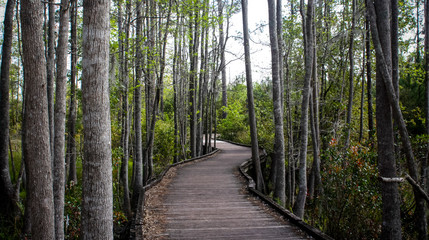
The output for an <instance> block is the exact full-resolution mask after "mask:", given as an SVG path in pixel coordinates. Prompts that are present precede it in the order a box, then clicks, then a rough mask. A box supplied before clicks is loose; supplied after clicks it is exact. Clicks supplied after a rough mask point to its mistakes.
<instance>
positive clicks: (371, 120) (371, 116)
mask: <svg viewBox="0 0 429 240" xmlns="http://www.w3.org/2000/svg"><path fill="white" fill-rule="evenodd" d="M365 6H367V1H365ZM368 15H369V12H368V9H367V8H366V11H365V35H366V37H365V48H366V92H367V101H368V134H369V136H368V138H369V140H372V139H374V134H375V131H374V114H373V105H372V75H371V74H372V67H371V39H370V37H371V36H370V28H369V16H368Z"/></svg>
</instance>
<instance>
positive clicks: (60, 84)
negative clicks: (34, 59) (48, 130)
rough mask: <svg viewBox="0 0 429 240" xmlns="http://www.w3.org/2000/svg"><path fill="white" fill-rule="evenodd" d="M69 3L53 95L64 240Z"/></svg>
mask: <svg viewBox="0 0 429 240" xmlns="http://www.w3.org/2000/svg"><path fill="white" fill-rule="evenodd" d="M68 34H69V1H68V0H61V8H60V31H59V37H58V47H57V51H56V54H57V57H56V59H57V84H56V94H55V111H54V112H55V119H54V121H55V141H54V204H55V238H56V239H64V193H65V164H64V163H65V155H64V152H65V124H66V95H67V50H68V46H67V45H68Z"/></svg>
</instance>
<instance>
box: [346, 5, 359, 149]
mask: <svg viewBox="0 0 429 240" xmlns="http://www.w3.org/2000/svg"><path fill="white" fill-rule="evenodd" d="M355 25H356V0H353V1H352V29H351V30H350V45H349V61H350V69H349V102H348V104H347V119H346V131H347V132H346V142H345V144H344V145H345V147H346V148H348V147H349V145H350V132H351V127H352V126H351V122H352V110H353V95H354V67H355V66H354V63H355V61H354V57H353V53H354V51H353V46H354V36H355V33H354V31H355Z"/></svg>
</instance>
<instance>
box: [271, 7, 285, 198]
mask: <svg viewBox="0 0 429 240" xmlns="http://www.w3.org/2000/svg"><path fill="white" fill-rule="evenodd" d="M268 18H269V21H268V23H269V29H270V44H271V64H272V66H271V70H272V79H273V105H274V125H275V134H274V159H273V161H275V162H276V163H275V165H276V181H275V187H274V198H276V199H278V200H279V201H280V202H281V204H285V203H286V193H285V192H286V190H285V184H286V183H285V181H286V177H285V151H284V132H283V131H284V130H283V108H282V106H283V104H282V102H281V101H282V98H281V95H282V94H281V83H280V77H279V67H280V66H279V54H280V53H279V49H278V40H277V24H278V23H277V20H276V3H275V1H274V0H268Z"/></svg>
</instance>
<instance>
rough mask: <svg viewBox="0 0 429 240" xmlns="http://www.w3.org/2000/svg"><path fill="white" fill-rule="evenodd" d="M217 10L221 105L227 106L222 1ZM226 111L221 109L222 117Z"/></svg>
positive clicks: (219, 0)
mask: <svg viewBox="0 0 429 240" xmlns="http://www.w3.org/2000/svg"><path fill="white" fill-rule="evenodd" d="M217 2H218V12H219V47H220V66H219V68H220V70H221V72H222V106H223V107H225V108H226V107H227V106H228V96H227V86H226V66H225V32H224V28H223V16H224V14H223V8H224V1H222V0H218V1H217ZM226 116H227V113H226V111H225V110H223V111H222V118H223V119H225V118H226Z"/></svg>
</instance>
